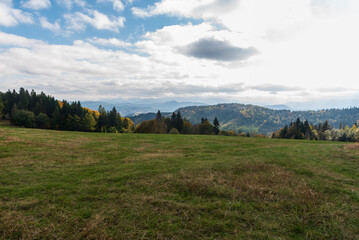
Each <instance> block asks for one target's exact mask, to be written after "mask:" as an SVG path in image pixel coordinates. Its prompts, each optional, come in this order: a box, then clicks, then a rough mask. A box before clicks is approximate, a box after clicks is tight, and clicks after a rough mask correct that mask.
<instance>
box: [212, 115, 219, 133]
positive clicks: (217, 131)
mask: <svg viewBox="0 0 359 240" xmlns="http://www.w3.org/2000/svg"><path fill="white" fill-rule="evenodd" d="M213 131H214V133H215V134H216V135H218V134H219V121H218V119H217V118H214V120H213Z"/></svg>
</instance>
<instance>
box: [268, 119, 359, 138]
mask: <svg viewBox="0 0 359 240" xmlns="http://www.w3.org/2000/svg"><path fill="white" fill-rule="evenodd" d="M272 138H287V139H306V140H323V141H342V142H359V120H358V121H357V122H355V123H354V124H353V125H352V127H349V126H348V125H346V126H344V125H343V124H342V123H340V125H339V128H333V127H332V126H331V125H330V124H329V123H328V121H325V122H324V123H319V124H318V125H312V124H309V122H308V121H307V120H305V121H304V122H302V121H301V120H300V119H299V118H297V120H296V121H295V122H291V123H290V125H289V126H288V125H285V126H284V128H281V129H280V130H278V131H276V132H274V133H273V134H272Z"/></svg>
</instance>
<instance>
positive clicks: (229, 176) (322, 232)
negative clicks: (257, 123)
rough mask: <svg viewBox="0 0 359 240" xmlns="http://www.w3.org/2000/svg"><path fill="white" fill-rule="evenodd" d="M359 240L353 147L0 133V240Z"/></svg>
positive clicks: (358, 162)
mask: <svg viewBox="0 0 359 240" xmlns="http://www.w3.org/2000/svg"><path fill="white" fill-rule="evenodd" d="M306 238H307V239H359V146H358V145H355V144H343V143H338V142H315V141H295V140H284V139H261V138H240V137H223V136H199V135H193V136H190V135H144V134H143V135H141V134H103V133H79V132H65V131H62V132H61V131H50V130H38V129H25V128H15V127H12V126H9V125H8V124H7V123H6V122H1V123H0V239H306Z"/></svg>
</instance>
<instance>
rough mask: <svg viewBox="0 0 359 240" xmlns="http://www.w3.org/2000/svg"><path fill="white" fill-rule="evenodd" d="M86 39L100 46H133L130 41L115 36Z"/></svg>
mask: <svg viewBox="0 0 359 240" xmlns="http://www.w3.org/2000/svg"><path fill="white" fill-rule="evenodd" d="M86 41H87V42H89V43H92V44H95V45H100V46H110V47H121V48H124V47H131V46H133V45H132V44H131V43H129V42H125V41H123V40H120V39H117V38H109V39H104V38H97V37H94V38H91V39H87V40H86Z"/></svg>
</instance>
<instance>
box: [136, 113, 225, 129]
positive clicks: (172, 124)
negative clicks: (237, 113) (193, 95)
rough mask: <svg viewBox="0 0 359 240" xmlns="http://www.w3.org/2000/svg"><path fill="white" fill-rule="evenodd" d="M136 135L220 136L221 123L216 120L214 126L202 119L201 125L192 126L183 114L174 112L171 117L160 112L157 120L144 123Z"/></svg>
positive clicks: (139, 126)
mask: <svg viewBox="0 0 359 240" xmlns="http://www.w3.org/2000/svg"><path fill="white" fill-rule="evenodd" d="M134 132H135V133H154V134H168V133H169V134H205V135H212V134H214V135H219V134H220V130H219V121H218V119H217V118H215V119H214V121H213V124H212V123H211V122H209V121H208V119H205V118H202V120H201V123H200V124H194V125H192V124H191V123H190V122H189V121H188V120H187V119H186V118H183V117H182V115H181V112H179V111H178V112H177V113H175V112H173V113H172V115H171V117H165V116H162V114H161V111H160V110H158V112H157V114H156V118H155V119H152V120H147V121H142V122H141V123H140V124H139V125H138V126H137V127H136V129H135V131H134Z"/></svg>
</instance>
